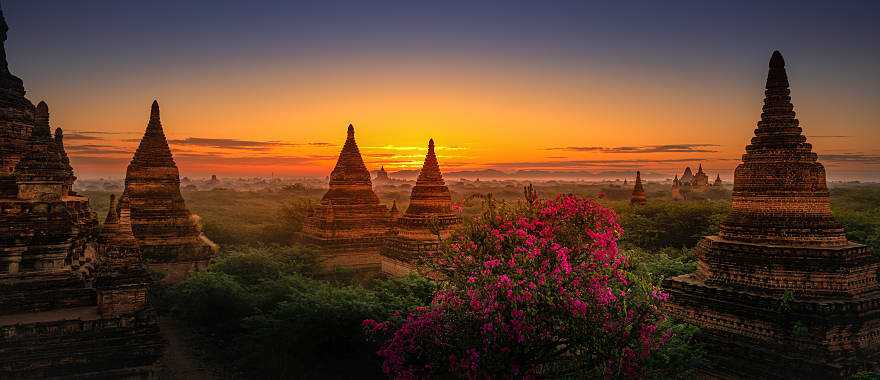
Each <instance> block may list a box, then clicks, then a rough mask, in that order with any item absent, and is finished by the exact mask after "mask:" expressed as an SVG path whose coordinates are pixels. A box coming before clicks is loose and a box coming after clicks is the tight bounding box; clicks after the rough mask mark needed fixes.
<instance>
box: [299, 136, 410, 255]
mask: <svg viewBox="0 0 880 380" xmlns="http://www.w3.org/2000/svg"><path fill="white" fill-rule="evenodd" d="M391 224H392V217H391V213H390V212H389V210H388V207H386V206H384V205H382V204H381V203H380V202H379V197H378V196H376V193H375V192H373V183H372V182H371V181H370V172H369V171H367V167H366V165H365V164H364V160H363V158H362V157H361V152H360V150H359V149H358V146H357V142H356V141H355V139H354V126H352V125H350V124H349V126H348V136H347V137H346V139H345V145H343V147H342V151H341V152H340V153H339V159H338V160H337V161H336V167H334V168H333V172H331V173H330V189H329V190H327V193H325V194H324V197H323V198H321V203H320V204H318V205H316V206H315V207H314V208H313V210H312V211H311V212H310V214H309V215H308V216H307V217H306V220H305V223H304V224H303V230H302V232H301V233H300V238H301V240H302V241H303V242H304V243H306V244H309V245H313V246H317V247H318V248H319V249H320V250H321V252H322V254H323V256H324V261H323V263H324V265H325V267H327V268H330V269H332V268H337V267H345V268H351V269H363V270H378V269H379V268H380V266H381V260H380V257H379V253H380V251H381V248H382V246H383V242H384V239H385V238H386V237H387V235H388V232H389V228H390V227H391Z"/></svg>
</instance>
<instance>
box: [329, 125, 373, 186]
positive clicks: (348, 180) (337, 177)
mask: <svg viewBox="0 0 880 380" xmlns="http://www.w3.org/2000/svg"><path fill="white" fill-rule="evenodd" d="M338 184H345V185H352V184H358V185H366V186H372V185H373V182H372V181H371V179H370V172H369V171H368V170H367V166H366V165H365V164H364V159H363V157H361V151H360V149H358V146H357V141H355V139H354V126H353V125H351V124H349V125H348V133H347V136H346V138H345V144H344V145H343V146H342V151H341V152H339V159H338V160H337V161H336V166H335V167H334V168H333V172H331V173H330V185H331V187H332V186H334V185H338Z"/></svg>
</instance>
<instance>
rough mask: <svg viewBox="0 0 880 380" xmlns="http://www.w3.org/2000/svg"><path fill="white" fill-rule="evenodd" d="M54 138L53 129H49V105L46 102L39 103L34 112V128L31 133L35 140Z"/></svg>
mask: <svg viewBox="0 0 880 380" xmlns="http://www.w3.org/2000/svg"><path fill="white" fill-rule="evenodd" d="M51 138H52V131H51V130H50V129H49V105H48V104H46V102H40V104H37V109H36V112H35V113H34V130H33V132H32V135H31V139H33V140H40V141H42V140H45V139H51Z"/></svg>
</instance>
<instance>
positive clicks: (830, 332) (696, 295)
mask: <svg viewBox="0 0 880 380" xmlns="http://www.w3.org/2000/svg"><path fill="white" fill-rule="evenodd" d="M664 286H665V288H666V290H667V291H668V292H669V294H670V302H669V303H668V304H667V306H666V307H667V311H668V312H669V313H670V314H671V315H672V316H674V317H675V318H677V319H678V320H680V321H682V322H688V323H691V324H694V325H697V326H699V327H700V328H701V332H700V335H699V339H700V341H701V342H702V343H704V344H705V345H706V347H705V348H706V351H707V354H708V355H709V356H708V357H707V360H706V366H705V368H703V374H704V375H705V376H706V377H708V378H761V379H791V378H827V379H843V378H848V377H850V376H852V375H854V374H856V373H858V372H861V371H876V370H878V369H880V291H875V292H871V293H868V294H863V295H860V296H858V297H855V298H852V299H849V300H797V299H789V300H785V299H783V298H779V297H771V296H766V295H763V294H758V293H755V292H748V291H744V290H738V289H733V288H722V287H718V286H712V285H707V284H706V283H705V282H704V281H702V280H701V279H699V278H698V277H697V276H695V275H685V276H679V277H674V278H671V279H669V280H667V281H666V282H665V284H664Z"/></svg>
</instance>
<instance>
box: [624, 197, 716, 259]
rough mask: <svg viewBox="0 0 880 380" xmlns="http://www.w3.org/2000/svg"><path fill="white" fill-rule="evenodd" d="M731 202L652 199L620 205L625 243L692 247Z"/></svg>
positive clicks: (713, 226)
mask: <svg viewBox="0 0 880 380" xmlns="http://www.w3.org/2000/svg"><path fill="white" fill-rule="evenodd" d="M729 203H730V202H728V201H723V202H722V201H700V202H671V201H651V202H648V204H645V205H640V206H629V205H626V206H623V207H618V208H617V211H618V213H620V224H621V226H623V228H624V230H626V234H625V235H624V236H623V239H622V243H624V244H625V245H626V246H628V247H638V248H642V249H645V250H648V251H656V250H661V249H664V248H667V247H672V248H693V247H694V246H696V244H697V243H698V242H699V241H700V240H701V239H702V238H703V237H704V236H707V235H713V234H715V233H717V232H718V226H719V225H720V223H721V221H722V220H724V218H725V217H726V216H727V213H728V212H729V210H730V205H729Z"/></svg>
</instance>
